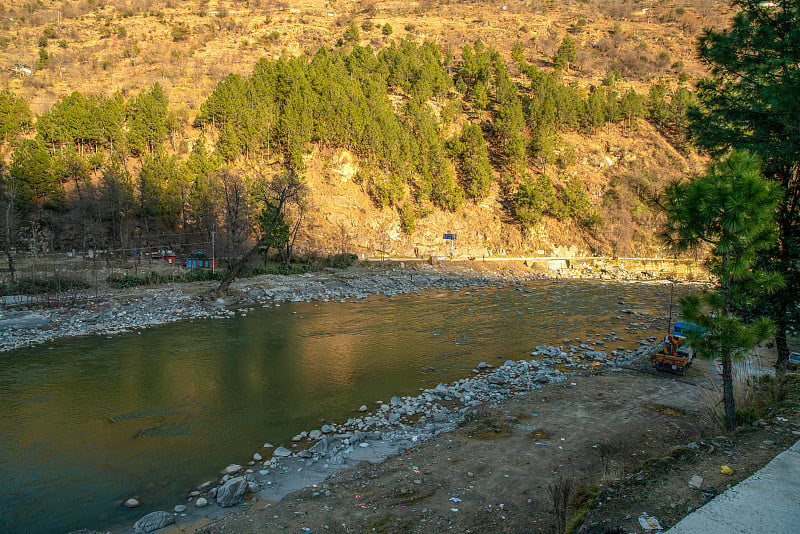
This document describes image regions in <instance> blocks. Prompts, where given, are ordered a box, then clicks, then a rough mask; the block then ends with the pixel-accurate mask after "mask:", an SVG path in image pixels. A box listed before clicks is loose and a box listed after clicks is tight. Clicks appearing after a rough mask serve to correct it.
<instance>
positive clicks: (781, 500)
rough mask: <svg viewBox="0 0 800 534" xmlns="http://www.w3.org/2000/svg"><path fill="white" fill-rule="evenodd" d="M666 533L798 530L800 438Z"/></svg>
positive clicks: (785, 533) (793, 533)
mask: <svg viewBox="0 0 800 534" xmlns="http://www.w3.org/2000/svg"><path fill="white" fill-rule="evenodd" d="M667 532H669V533H671V534H700V533H702V534H755V533H762V532H763V533H767V532H768V533H769V534H798V533H800V441H798V442H797V443H795V444H794V445H793V446H792V447H791V448H790V449H789V450H787V451H784V452H782V453H780V454H779V455H778V456H776V457H775V458H774V459H773V460H772V461H771V462H770V463H768V464H767V465H765V466H764V467H763V468H761V469H760V470H759V471H757V472H756V473H755V474H753V475H752V476H751V477H749V478H747V479H745V480H742V481H741V482H740V483H738V484H737V485H736V486H734V487H732V488H731V489H729V490H728V491H726V492H725V493H723V494H722V495H719V496H717V497H716V498H715V499H714V500H712V501H711V502H709V503H708V504H706V505H705V506H703V507H702V508H699V509H697V510H696V511H694V512H692V513H691V514H689V515H688V516H686V517H684V518H683V520H681V521H680V522H679V523H678V524H677V525H675V526H674V527H672V528H671V529H669V530H668V531H667Z"/></svg>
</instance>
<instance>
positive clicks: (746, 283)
mask: <svg viewBox="0 0 800 534" xmlns="http://www.w3.org/2000/svg"><path fill="white" fill-rule="evenodd" d="M780 198H781V191H780V188H779V187H776V186H775V185H772V184H770V183H769V182H767V181H766V180H765V179H764V178H763V176H762V174H761V170H760V162H759V160H758V158H757V157H756V156H754V155H752V154H750V153H749V152H746V151H738V152H733V153H732V154H731V155H730V156H728V157H727V158H725V159H723V160H718V161H715V162H712V163H711V164H710V165H709V167H708V170H707V171H706V174H704V175H701V176H696V177H693V178H691V179H690V180H689V181H688V182H678V181H675V182H672V183H670V184H669V185H668V186H667V187H666V188H665V190H664V193H663V194H662V196H661V198H660V204H661V206H662V207H663V208H664V211H665V213H666V215H667V223H666V227H665V230H664V238H665V240H666V242H667V243H668V244H670V245H672V246H673V247H674V248H675V249H676V250H687V249H692V248H696V247H697V246H699V245H700V244H702V243H706V244H708V245H710V246H711V255H710V257H709V259H708V260H707V262H706V263H707V265H708V268H709V270H710V272H711V274H712V275H714V278H715V279H716V287H715V288H714V290H707V291H703V292H701V293H694V294H690V295H687V296H685V297H683V298H682V299H681V301H680V309H681V315H682V316H683V317H684V318H685V319H687V320H689V321H691V322H693V323H695V324H697V325H698V326H700V327H701V328H702V329H703V334H702V335H699V334H697V335H692V336H691V338H690V341H691V345H692V347H693V348H694V350H695V351H696V352H697V354H698V356H699V357H701V358H708V359H717V358H719V359H720V360H721V361H722V381H723V400H724V405H725V421H726V426H727V428H728V430H733V428H734V427H735V426H736V406H735V402H734V397H733V373H732V364H733V360H734V359H735V358H739V357H742V356H744V355H745V354H746V353H747V352H748V351H749V350H750V349H752V348H753V347H754V346H755V345H756V344H757V343H758V342H760V341H762V340H763V339H765V338H766V337H767V336H768V335H769V334H770V332H771V330H772V323H771V321H770V320H769V319H766V318H762V319H759V320H757V321H753V322H744V321H743V320H742V318H741V317H740V316H738V315H737V313H736V309H737V307H739V306H742V305H743V304H746V303H747V302H752V301H753V299H754V298H756V297H758V296H759V295H761V294H764V293H769V292H772V291H774V290H775V289H776V288H778V287H779V286H780V285H781V284H782V279H781V277H780V275H779V274H776V273H768V272H767V271H764V270H761V269H758V268H757V267H755V262H756V259H757V254H758V252H759V251H762V250H765V249H767V248H769V247H771V246H772V244H773V243H774V240H775V233H774V230H775V224H774V217H775V214H776V211H777V209H778V206H779V203H780Z"/></svg>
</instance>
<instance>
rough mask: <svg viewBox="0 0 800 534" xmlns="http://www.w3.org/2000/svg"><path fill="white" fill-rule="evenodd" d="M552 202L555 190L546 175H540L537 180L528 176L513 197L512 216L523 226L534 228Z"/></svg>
mask: <svg viewBox="0 0 800 534" xmlns="http://www.w3.org/2000/svg"><path fill="white" fill-rule="evenodd" d="M554 200H555V190H554V189H553V183H552V182H551V181H550V178H548V177H547V175H545V174H540V175H539V177H538V178H533V177H532V176H530V175H528V176H526V177H525V179H524V180H523V182H522V183H521V184H520V186H519V189H517V193H516V195H515V197H514V216H515V217H516V218H517V220H518V221H519V222H521V223H522V224H524V225H525V226H536V225H537V224H539V222H540V221H541V220H542V216H543V215H544V214H545V213H546V212H547V211H549V209H550V206H551V205H552V203H553V201H554Z"/></svg>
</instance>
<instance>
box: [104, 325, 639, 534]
mask: <svg viewBox="0 0 800 534" xmlns="http://www.w3.org/2000/svg"><path fill="white" fill-rule="evenodd" d="M609 336H610V337H613V333H610V334H609ZM567 341H568V340H567ZM593 348H595V347H594V346H593V345H589V344H585V343H584V344H572V345H569V346H568V347H567V348H566V349H565V348H564V347H551V346H538V347H536V350H535V351H534V352H532V353H531V355H530V356H531V359H529V360H519V361H513V360H508V361H506V362H505V363H504V364H503V365H501V366H499V367H496V368H495V367H494V366H492V365H491V364H488V363H486V362H481V363H480V364H478V366H477V367H476V368H475V369H473V373H474V376H472V377H466V378H462V379H460V380H458V381H456V382H453V383H450V384H441V383H440V384H438V385H437V386H436V387H435V388H430V389H426V390H424V391H422V392H421V393H420V394H419V395H416V396H405V397H402V398H401V397H397V396H395V397H392V398H391V399H390V400H389V401H388V402H383V401H378V402H377V408H376V409H374V410H372V411H369V409H368V408H367V406H361V407H360V408H359V411H360V412H362V413H363V415H362V416H360V417H356V418H351V419H349V420H347V421H346V422H343V423H338V424H326V425H323V426H322V427H321V428H318V429H312V430H308V431H303V432H301V433H299V434H297V435H295V436H294V437H293V438H292V439H291V443H286V444H284V445H286V446H284V445H280V446H278V447H277V448H276V447H274V446H273V445H272V444H270V443H266V444H264V447H263V449H262V450H260V451H256V452H255V453H254V454H253V456H252V459H251V460H250V461H249V462H248V463H247V465H245V466H242V465H238V464H231V465H229V466H227V467H226V468H225V469H223V470H222V472H221V477H220V478H219V479H218V480H209V481H206V482H204V483H202V484H200V485H199V486H197V488H195V489H194V490H192V491H191V492H190V494H189V498H188V500H187V501H186V502H185V503H180V504H177V505H176V506H175V507H174V509H173V510H172V511H170V512H165V511H157V512H151V513H150V514H147V515H145V516H143V517H142V518H141V519H140V520H139V521H138V522H137V523H136V524H135V525H134V526H133V527H132V529H123V530H121V531H120V532H131V531H132V532H136V533H146V532H154V531H156V530H160V529H161V528H164V527H166V526H168V525H171V524H174V523H175V522H176V521H178V522H179V523H180V524H182V525H191V524H192V523H195V522H197V521H199V520H200V519H201V518H203V517H205V518H208V519H212V520H216V519H220V518H221V517H223V516H224V515H226V514H227V513H228V512H229V511H232V509H233V507H237V506H238V505H240V504H242V503H244V502H245V499H246V498H247V497H248V495H249V496H250V500H251V501H252V500H255V499H257V500H265V501H273V502H277V501H280V500H281V499H283V498H284V497H286V496H287V495H289V494H290V493H292V492H295V491H297V490H300V489H303V488H319V487H321V485H323V484H324V481H325V480H326V479H327V478H328V477H330V476H331V475H332V474H334V473H336V472H338V471H341V470H343V469H345V468H347V467H351V466H355V465H357V464H359V463H360V462H362V461H367V462H370V463H376V462H380V461H383V460H385V459H386V458H388V457H390V456H394V455H397V454H400V453H403V452H404V451H406V450H408V449H411V448H413V447H415V446H417V445H419V444H422V443H423V442H426V441H428V440H430V439H431V438H434V437H436V436H438V435H440V434H442V433H443V432H450V431H453V430H455V429H456V428H458V427H459V426H461V425H463V424H464V423H465V421H467V420H469V419H471V418H474V417H475V416H476V415H477V414H478V412H479V407H483V406H489V405H491V406H497V405H501V404H503V403H506V402H507V401H508V400H509V399H510V398H512V397H514V396H518V395H523V394H528V393H530V392H533V391H536V390H539V389H541V388H542V387H544V386H545V385H548V384H556V383H559V382H563V381H566V380H569V379H570V378H571V377H573V376H576V375H578V374H580V373H585V372H586V371H587V370H589V369H592V370H594V371H598V370H600V368H601V367H602V368H609V367H610V368H618V367H620V366H622V365H624V364H627V363H630V362H631V361H633V360H636V359H639V358H641V357H642V356H643V355H646V354H649V353H650V352H651V351H652V350H654V345H650V344H644V343H643V344H642V346H641V347H640V348H639V349H637V350H634V351H624V350H615V351H612V353H611V354H607V353H606V352H605V351H603V350H591V349H593ZM572 385H575V384H574V383H573V384H572ZM539 445H544V443H539ZM265 458H266V459H265ZM330 493H331V492H330V490H327V489H320V490H316V489H314V490H313V493H312V495H314V496H317V495H330Z"/></svg>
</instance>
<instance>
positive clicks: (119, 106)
mask: <svg viewBox="0 0 800 534" xmlns="http://www.w3.org/2000/svg"><path fill="white" fill-rule="evenodd" d="M124 118H125V114H124V99H123V97H122V95H121V94H120V93H115V94H114V95H113V96H112V97H106V96H103V95H91V96H88V97H87V96H84V95H83V94H82V93H79V92H77V91H75V92H73V93H72V94H70V95H68V96H64V97H61V98H60V99H59V100H57V101H56V102H55V104H53V106H52V107H51V108H50V109H49V110H47V111H46V112H44V113H42V115H40V116H39V118H38V120H37V121H36V131H37V134H38V137H39V138H41V139H42V141H43V142H44V144H45V145H47V146H49V147H51V148H53V149H55V148H69V149H77V150H78V151H79V152H83V151H84V150H85V149H92V150H97V149H98V148H107V149H109V150H113V149H114V147H117V149H119V148H121V147H122V146H123V145H124V142H123V139H124V137H123V133H122V128H123V124H124Z"/></svg>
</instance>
